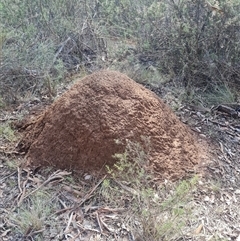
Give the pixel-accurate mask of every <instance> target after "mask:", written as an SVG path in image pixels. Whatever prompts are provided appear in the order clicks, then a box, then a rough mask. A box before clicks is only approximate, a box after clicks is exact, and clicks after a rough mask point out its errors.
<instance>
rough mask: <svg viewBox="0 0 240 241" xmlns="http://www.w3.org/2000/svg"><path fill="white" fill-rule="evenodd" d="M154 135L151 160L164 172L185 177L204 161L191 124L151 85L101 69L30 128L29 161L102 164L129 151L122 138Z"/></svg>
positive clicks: (88, 166) (26, 143) (75, 166)
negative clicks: (145, 85)
mask: <svg viewBox="0 0 240 241" xmlns="http://www.w3.org/2000/svg"><path fill="white" fill-rule="evenodd" d="M141 136H146V137H150V141H151V150H150V157H149V159H150V164H151V165H152V166H153V167H154V169H155V171H156V172H159V173H160V174H161V176H162V177H164V178H169V177H182V176H184V175H185V174H186V172H188V171H192V170H193V169H194V166H195V165H196V164H197V163H198V162H199V147H198V144H197V143H196V141H195V139H194V137H193V136H192V134H191V132H190V131H189V129H188V128H187V127H186V126H185V125H184V124H182V123H181V122H180V121H179V120H178V118H177V117H176V116H175V114H174V113H173V112H172V111H171V110H170V109H169V108H168V107H167V106H166V105H165V104H164V103H163V102H162V101H161V100H160V99H159V98H158V97H157V96H156V95H155V94H154V93H152V92H151V91H149V90H147V89H146V88H144V87H143V86H141V85H139V84H137V83H136V82H134V81H133V80H131V79H130V78H128V77H127V76H126V75H124V74H121V73H119V72H115V71H100V72H97V73H94V74H92V75H89V76H87V77H85V78H83V79H81V80H79V81H78V82H77V83H76V84H75V85H74V86H73V87H72V88H71V89H70V90H69V91H67V92H66V93H65V94H63V95H62V96H61V97H60V98H59V99H58V100H56V101H55V102H54V103H53V104H52V105H51V106H50V107H49V108H48V109H47V110H46V111H45V113H44V114H42V115H41V116H39V117H38V118H37V119H36V120H35V121H34V123H32V124H31V125H30V126H29V127H28V130H27V133H26V135H25V137H24V138H23V140H22V142H21V146H22V147H24V148H25V150H27V159H28V163H31V164H33V165H34V166H35V165H52V166H55V167H57V168H63V169H65V168H66V169H72V170H85V171H89V170H100V169H102V168H103V166H104V165H105V164H107V165H112V164H113V163H115V162H116V159H114V158H113V157H112V156H113V155H114V154H115V153H120V152H123V151H124V149H125V146H124V144H121V145H119V144H116V140H120V141H122V143H125V140H126V139H128V140H132V141H133V142H141Z"/></svg>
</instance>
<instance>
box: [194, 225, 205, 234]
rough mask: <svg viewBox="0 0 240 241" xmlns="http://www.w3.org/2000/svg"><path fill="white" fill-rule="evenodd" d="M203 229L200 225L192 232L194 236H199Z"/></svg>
mask: <svg viewBox="0 0 240 241" xmlns="http://www.w3.org/2000/svg"><path fill="white" fill-rule="evenodd" d="M202 229H203V224H202V223H201V224H200V225H199V226H198V227H197V228H196V229H195V231H194V234H196V235H197V234H200V233H201V231H202Z"/></svg>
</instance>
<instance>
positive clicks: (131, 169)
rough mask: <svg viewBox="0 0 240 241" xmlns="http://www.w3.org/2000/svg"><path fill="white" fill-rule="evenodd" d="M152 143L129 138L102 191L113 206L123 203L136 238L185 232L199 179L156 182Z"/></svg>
mask: <svg viewBox="0 0 240 241" xmlns="http://www.w3.org/2000/svg"><path fill="white" fill-rule="evenodd" d="M143 143H144V142H143ZM146 143H147V144H146ZM149 143H150V142H149V139H146V138H145V143H144V145H141V144H140V143H133V142H131V141H127V144H126V150H125V152H124V153H121V154H120V153H119V154H116V155H115V157H116V158H117V159H118V161H117V163H116V164H115V165H114V167H113V168H110V167H108V168H107V170H108V173H109V174H110V178H109V179H106V180H104V182H103V184H102V189H101V194H102V196H103V198H104V199H105V200H107V202H108V203H109V204H110V205H114V206H116V205H118V206H123V205H124V207H125V208H126V209H127V214H126V216H127V217H126V220H128V224H129V226H130V229H131V230H132V233H133V234H134V236H135V238H137V237H138V236H139V237H141V238H142V240H153V241H155V240H156V241H157V240H170V239H173V238H174V237H177V236H178V237H179V236H181V235H182V233H181V232H182V229H183V228H184V227H185V226H186V222H187V219H188V217H189V215H190V213H191V210H190V207H188V206H187V205H186V204H187V202H188V201H189V199H190V197H191V195H190V194H191V191H192V190H193V189H194V187H195V186H196V183H197V180H198V178H197V177H193V178H192V179H190V180H183V181H179V182H178V183H175V184H173V183H170V182H169V183H168V184H165V185H164V184H162V185H160V184H157V185H156V183H154V174H153V173H152V172H151V171H150V170H149V164H148V155H147V153H146V152H147V149H146V146H148V145H149ZM143 146H145V147H144V148H143Z"/></svg>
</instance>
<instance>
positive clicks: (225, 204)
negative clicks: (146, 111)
mask: <svg viewBox="0 0 240 241" xmlns="http://www.w3.org/2000/svg"><path fill="white" fill-rule="evenodd" d="M152 91H154V92H155V93H157V94H158V95H160V96H161V97H162V98H163V99H164V101H165V102H167V103H169V104H170V105H171V101H172V100H171V101H169V99H168V98H167V96H166V95H165V94H164V93H165V92H164V91H162V90H161V91H159V89H152ZM56 103H58V102H56ZM36 105H37V104H35V103H34V104H31V103H28V104H27V105H26V106H25V107H24V108H21V109H19V110H18V109H17V110H11V111H1V113H0V120H1V124H5V123H7V122H9V123H11V122H14V121H15V120H16V119H19V117H20V116H23V115H26V112H27V111H29V112H31V109H34V108H35V107H36ZM39 105H40V106H41V103H39ZM56 105H57V104H56ZM29 106H31V107H29ZM168 111H169V110H168ZM47 113H50V114H49V116H50V117H53V112H52V111H51V108H50V109H49V110H48V111H47ZM74 113H75V112H74ZM169 113H171V112H169ZM176 114H177V116H178V118H179V119H180V120H181V121H182V122H183V123H185V124H186V125H187V126H188V128H189V129H191V130H192V131H193V132H194V133H196V135H197V136H198V137H199V142H198V144H197V145H200V144H201V143H204V144H203V145H205V146H204V147H203V149H204V148H206V143H209V147H210V154H211V155H210V156H211V160H210V162H208V163H207V165H205V168H204V175H202V176H201V177H200V178H199V179H198V181H197V184H196V186H195V188H194V189H193V190H191V192H190V193H189V194H188V195H190V196H189V198H188V199H187V200H186V201H185V202H184V204H182V200H179V203H180V204H179V205H180V207H181V209H183V210H186V216H184V217H182V218H181V219H183V220H184V221H185V226H183V227H181V228H180V231H179V232H176V233H175V235H174V234H171V235H170V236H167V234H165V235H163V236H162V237H161V240H197V241H198V240H199V241H200V240H213V241H216V240H236V241H239V240H240V226H239V223H240V158H239V156H240V148H239V145H240V127H239V118H233V117H231V116H229V115H227V114H226V113H222V112H219V111H216V110H207V109H199V108H198V107H196V106H190V105H188V106H184V105H182V106H181V108H179V109H178V111H176ZM45 116H46V115H45ZM170 116H171V114H170ZM91 117H93V114H92V116H91ZM163 117H164V118H166V116H165V115H164V116H163ZM43 119H44V118H43ZM41 121H42V119H41V120H40V122H38V121H37V122H36V119H35V118H34V119H33V123H42V122H41ZM56 121H57V120H56ZM88 123H89V122H88ZM90 123H91V122H90ZM51 128H53V127H51ZM51 128H50V129H51ZM181 128H183V129H184V128H185V127H181ZM160 130H161V129H160ZM191 138H193V137H191ZM202 138H206V140H207V142H205V141H204V142H202ZM191 140H193V139H191ZM12 143H14V145H13V144H12ZM17 144H19V139H17V140H11V141H10V140H8V139H6V138H5V137H4V135H2V137H1V140H0V217H1V219H0V240H3V241H23V240H54V241H55V240H56V241H57V240H76V241H80V240H109V241H110V240H125V241H127V240H128V241H133V240H135V241H139V240H149V239H146V238H144V237H141V235H140V236H139V234H138V232H136V230H139V227H138V226H139V220H137V218H135V216H134V213H133V212H132V210H131V209H129V207H131V206H130V205H129V203H130V202H131V201H133V200H132V199H130V198H129V195H128V194H126V193H129V192H130V193H131V195H132V192H133V190H131V189H130V187H129V184H128V183H125V182H121V183H116V184H115V186H116V187H118V192H117V195H119V196H116V197H115V200H114V198H113V199H109V198H107V197H108V195H110V192H109V190H111V189H107V190H108V191H107V193H106V192H104V185H103V184H104V183H105V180H106V176H103V175H98V173H97V172H92V173H90V172H88V171H85V172H82V173H81V174H79V173H78V174H77V175H76V174H75V175H72V174H71V173H70V172H67V171H60V170H56V169H49V168H46V169H39V168H35V169H32V170H31V169H28V168H26V169H24V168H21V165H20V166H19V164H20V163H22V162H23V161H24V155H21V153H19V152H17V151H16V149H15V146H16V145H17ZM30 144H32V143H30ZM48 144H49V143H48ZM22 154H24V153H22ZM39 155H40V154H39ZM40 156H41V155H40ZM181 164H182V163H181ZM192 167H193V166H192V165H191V168H192ZM176 168H177V170H179V169H178V166H176ZM183 169H184V167H183ZM186 173H187V172H185V174H186ZM191 174H192V173H191ZM176 183H177V182H170V181H169V182H165V183H164V184H162V185H161V186H159V192H158V195H159V197H158V198H159V202H164V200H166V198H167V197H169V196H170V197H171V196H172V195H173V193H174V188H175V187H176V186H175V185H176ZM112 191H113V190H112ZM156 192H157V190H156ZM103 193H104V195H103ZM35 194H38V195H35ZM39 195H40V196H41V198H42V199H41V200H42V203H38V202H37V201H34V200H35V199H34V198H35V197H38V198H39ZM131 195H130V196H131ZM186 196H187V195H186ZM36 200H38V199H36ZM181 205H182V206H181ZM49 206H51V207H52V211H49V212H47V210H46V209H47V207H49ZM131 208H132V207H131ZM27 211H28V212H27ZM155 211H156V213H157V210H155ZM27 214H28V215H29V214H31V215H32V216H28V215H27ZM166 215H167V214H166V212H165V211H164V212H163V214H162V216H161V218H162V219H163V220H164V218H166ZM168 215H171V214H169V213H168ZM33 217H37V219H36V220H35V219H34V220H35V222H32V223H30V224H28V222H27V220H29V219H31V218H33ZM175 218H176V216H175ZM39 220H40V224H39V223H38V222H39ZM177 220H178V219H177ZM24 223H26V225H24ZM140 226H141V225H140ZM36 227H37V228H36ZM141 228H142V227H141ZM141 228H140V229H141ZM172 228H173V227H172ZM169 237H170V238H169ZM152 240H153V239H152ZM155 240H160V239H155Z"/></svg>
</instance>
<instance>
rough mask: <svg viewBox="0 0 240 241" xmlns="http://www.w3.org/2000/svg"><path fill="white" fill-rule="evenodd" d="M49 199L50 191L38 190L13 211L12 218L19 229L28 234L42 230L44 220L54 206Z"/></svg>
mask: <svg viewBox="0 0 240 241" xmlns="http://www.w3.org/2000/svg"><path fill="white" fill-rule="evenodd" d="M48 200H49V195H48V193H46V192H44V191H38V192H36V193H35V194H34V196H32V197H31V198H30V199H28V200H27V201H26V202H25V203H23V204H22V206H21V207H20V208H19V209H17V211H16V212H15V213H13V216H12V218H11V219H12V221H13V222H14V223H15V224H16V227H17V229H18V231H20V232H21V233H22V234H23V235H25V236H26V235H29V234H30V233H34V232H35V233H36V232H40V231H41V230H42V229H43V228H44V222H45V220H46V219H47V217H48V216H49V214H50V213H51V212H52V206H51V205H50V204H49V201H48Z"/></svg>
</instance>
